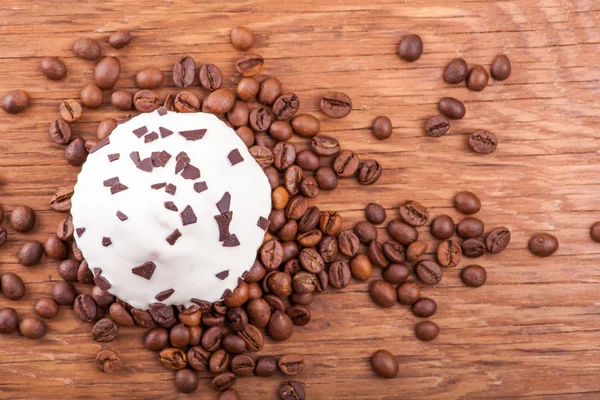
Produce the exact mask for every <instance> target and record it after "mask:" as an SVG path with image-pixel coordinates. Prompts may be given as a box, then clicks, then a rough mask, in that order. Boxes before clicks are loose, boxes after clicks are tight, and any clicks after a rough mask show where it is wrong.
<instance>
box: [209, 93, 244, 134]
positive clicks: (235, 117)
mask: <svg viewBox="0 0 600 400" xmlns="http://www.w3.org/2000/svg"><path fill="white" fill-rule="evenodd" d="M198 104H200V100H199V99H198ZM249 116H250V109H249V108H248V105H247V104H246V103H244V102H243V101H239V100H238V101H236V102H235V103H234V104H233V108H232V109H231V110H229V111H227V121H229V123H230V124H231V125H233V127H234V128H239V127H241V126H244V125H247V124H248V117H249Z"/></svg>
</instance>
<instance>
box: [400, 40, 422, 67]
mask: <svg viewBox="0 0 600 400" xmlns="http://www.w3.org/2000/svg"><path fill="white" fill-rule="evenodd" d="M421 54H423V40H422V39H421V37H420V36H419V35H415V34H411V35H406V36H404V37H403V38H402V40H401V41H400V44H399V45H398V56H399V57H400V58H401V59H403V60H404V61H408V62H414V61H417V60H418V59H419V58H420V57H421Z"/></svg>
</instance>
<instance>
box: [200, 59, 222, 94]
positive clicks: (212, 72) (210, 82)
mask: <svg viewBox="0 0 600 400" xmlns="http://www.w3.org/2000/svg"><path fill="white" fill-rule="evenodd" d="M199 77H200V85H202V87H203V88H204V89H207V90H210V91H213V90H217V89H219V88H220V87H221V85H222V84H223V75H222V74H221V70H220V69H219V68H218V67H217V66H216V65H214V64H205V65H203V66H202V67H200V74H199Z"/></svg>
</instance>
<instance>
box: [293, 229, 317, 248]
mask: <svg viewBox="0 0 600 400" xmlns="http://www.w3.org/2000/svg"><path fill="white" fill-rule="evenodd" d="M322 237H323V233H322V232H321V231H320V230H318V229H313V230H312V231H308V232H305V233H301V234H299V235H298V237H297V238H296V240H297V241H298V244H300V246H303V247H314V246H317V245H318V244H319V242H321V239H322Z"/></svg>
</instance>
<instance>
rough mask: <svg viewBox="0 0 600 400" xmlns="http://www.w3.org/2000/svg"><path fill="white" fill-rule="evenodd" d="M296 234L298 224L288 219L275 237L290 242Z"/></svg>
mask: <svg viewBox="0 0 600 400" xmlns="http://www.w3.org/2000/svg"><path fill="white" fill-rule="evenodd" d="M286 193H287V192H286ZM297 234H298V223H297V222H296V221H294V220H293V219H290V220H288V221H287V222H286V223H285V225H283V227H282V228H281V229H280V230H279V232H278V233H277V236H279V239H280V240H284V241H286V242H289V241H290V240H294V239H295V238H296V235H297ZM282 246H283V244H282ZM284 250H285V249H284ZM284 253H285V251H284ZM283 258H284V259H285V258H286V257H285V255H284V257H283Z"/></svg>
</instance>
